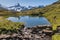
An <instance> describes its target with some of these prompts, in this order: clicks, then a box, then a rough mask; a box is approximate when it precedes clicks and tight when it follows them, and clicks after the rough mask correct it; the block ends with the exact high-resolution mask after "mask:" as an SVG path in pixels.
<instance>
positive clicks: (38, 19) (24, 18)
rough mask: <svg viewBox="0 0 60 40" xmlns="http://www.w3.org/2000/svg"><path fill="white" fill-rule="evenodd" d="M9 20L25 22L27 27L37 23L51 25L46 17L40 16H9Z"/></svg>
mask: <svg viewBox="0 0 60 40" xmlns="http://www.w3.org/2000/svg"><path fill="white" fill-rule="evenodd" d="M7 19H8V20H11V21H13V22H23V23H25V24H24V25H25V26H26V27H32V26H37V25H49V24H50V23H49V21H48V20H47V19H46V18H45V17H38V16H34V17H32V16H19V17H9V18H7Z"/></svg>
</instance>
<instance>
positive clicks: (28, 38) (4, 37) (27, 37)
mask: <svg viewBox="0 0 60 40" xmlns="http://www.w3.org/2000/svg"><path fill="white" fill-rule="evenodd" d="M20 31H21V32H18V33H17V34H16V33H13V34H10V35H9V34H1V35H0V40H52V35H54V34H55V33H60V26H58V28H57V30H55V31H53V30H52V26H37V27H32V28H26V27H24V28H23V29H20Z"/></svg>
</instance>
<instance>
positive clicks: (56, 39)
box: [52, 34, 60, 40]
mask: <svg viewBox="0 0 60 40" xmlns="http://www.w3.org/2000/svg"><path fill="white" fill-rule="evenodd" d="M52 40H60V34H55V35H53V36H52Z"/></svg>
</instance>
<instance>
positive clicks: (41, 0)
mask: <svg viewBox="0 0 60 40" xmlns="http://www.w3.org/2000/svg"><path fill="white" fill-rule="evenodd" d="M56 1H57V0H0V4H2V5H4V6H12V5H15V4H16V3H20V5H22V6H38V5H49V4H52V3H53V2H56Z"/></svg>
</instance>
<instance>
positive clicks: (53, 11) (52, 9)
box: [44, 2, 60, 30]
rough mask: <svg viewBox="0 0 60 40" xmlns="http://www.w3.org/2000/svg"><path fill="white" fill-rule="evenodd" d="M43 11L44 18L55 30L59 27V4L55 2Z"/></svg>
mask: <svg viewBox="0 0 60 40" xmlns="http://www.w3.org/2000/svg"><path fill="white" fill-rule="evenodd" d="M44 9H45V11H44V12H45V14H44V16H45V17H47V19H48V20H49V21H50V22H51V23H52V24H53V27H54V29H53V30H55V29H56V27H57V26H59V25H60V2H55V3H53V4H52V5H49V6H47V7H45V8H44Z"/></svg>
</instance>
